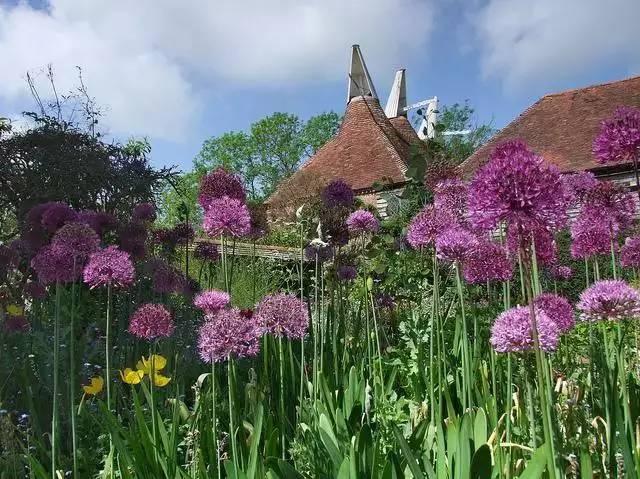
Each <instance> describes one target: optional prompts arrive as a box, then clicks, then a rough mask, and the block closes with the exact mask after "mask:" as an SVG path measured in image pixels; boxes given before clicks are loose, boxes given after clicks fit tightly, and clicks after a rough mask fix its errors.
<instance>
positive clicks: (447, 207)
mask: <svg viewBox="0 0 640 479" xmlns="http://www.w3.org/2000/svg"><path fill="white" fill-rule="evenodd" d="M468 190H469V187H468V185H467V184H466V183H465V182H464V181H462V180H459V179H456V178H449V179H446V180H442V181H440V182H438V184H436V186H435V188H434V193H435V196H434V199H433V204H434V206H435V207H436V209H437V210H441V211H447V212H449V213H451V215H452V216H453V217H454V218H456V219H457V220H458V222H464V221H465V219H466V214H467V196H468V194H469V193H468Z"/></svg>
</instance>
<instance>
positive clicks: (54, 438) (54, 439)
mask: <svg viewBox="0 0 640 479" xmlns="http://www.w3.org/2000/svg"><path fill="white" fill-rule="evenodd" d="M61 294H62V291H61V287H60V282H59V281H58V282H56V303H55V312H54V314H55V316H54V320H53V321H54V323H53V401H52V403H53V412H52V416H51V477H52V478H53V479H56V467H57V462H56V461H57V456H58V394H59V391H58V389H59V384H58V382H59V376H60V373H59V367H60V366H59V362H60V296H61Z"/></svg>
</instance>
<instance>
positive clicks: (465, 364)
mask: <svg viewBox="0 0 640 479" xmlns="http://www.w3.org/2000/svg"><path fill="white" fill-rule="evenodd" d="M454 267H455V270H456V287H457V290H458V298H459V299H460V315H461V317H462V372H463V374H462V389H463V396H464V401H463V404H464V405H465V409H466V408H467V407H471V406H472V404H473V398H472V384H471V377H472V375H471V362H470V359H471V358H470V357H469V336H468V333H467V317H466V314H465V307H464V289H463V286H462V277H461V275H460V264H458V262H456V264H455V266H454Z"/></svg>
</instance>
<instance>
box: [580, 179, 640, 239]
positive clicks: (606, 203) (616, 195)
mask: <svg viewBox="0 0 640 479" xmlns="http://www.w3.org/2000/svg"><path fill="white" fill-rule="evenodd" d="M586 210H598V211H599V212H600V213H602V215H605V216H606V217H607V220H608V221H609V223H611V224H613V223H617V224H618V225H619V229H625V228H628V227H629V226H631V223H633V219H634V217H635V213H636V196H635V195H634V194H632V193H631V192H629V191H627V190H626V189H625V188H624V187H623V186H622V185H619V184H616V183H614V182H612V181H600V182H598V184H597V185H596V186H595V187H594V188H592V189H591V190H589V191H588V192H587V193H586V194H585V198H584V205H583V207H582V211H586Z"/></svg>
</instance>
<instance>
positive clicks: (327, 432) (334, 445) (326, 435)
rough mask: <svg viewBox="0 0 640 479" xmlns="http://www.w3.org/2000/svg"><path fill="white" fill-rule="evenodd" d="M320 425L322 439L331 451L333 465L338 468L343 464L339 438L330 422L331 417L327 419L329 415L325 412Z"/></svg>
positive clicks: (328, 450)
mask: <svg viewBox="0 0 640 479" xmlns="http://www.w3.org/2000/svg"><path fill="white" fill-rule="evenodd" d="M318 426H319V428H320V440H321V441H322V444H323V445H324V447H325V449H326V450H327V452H328V453H329V457H331V462H332V463H333V466H334V467H335V468H336V470H337V469H338V468H339V467H340V466H341V465H342V460H343V459H342V454H340V448H339V447H338V440H337V439H336V436H335V434H334V433H333V429H332V428H331V423H330V422H329V419H327V416H325V415H324V414H321V415H320V421H319V424H318Z"/></svg>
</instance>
